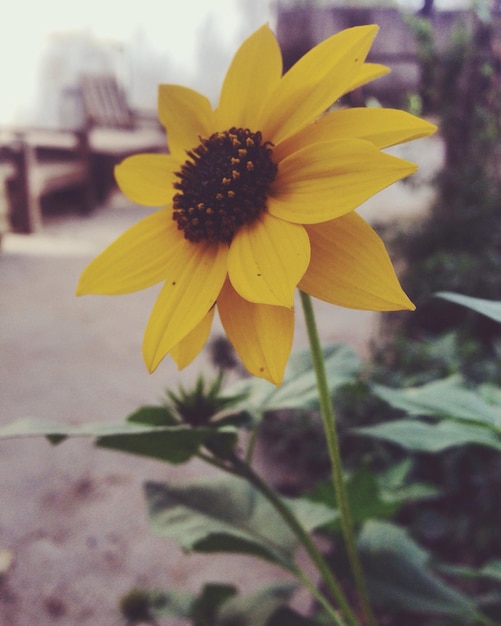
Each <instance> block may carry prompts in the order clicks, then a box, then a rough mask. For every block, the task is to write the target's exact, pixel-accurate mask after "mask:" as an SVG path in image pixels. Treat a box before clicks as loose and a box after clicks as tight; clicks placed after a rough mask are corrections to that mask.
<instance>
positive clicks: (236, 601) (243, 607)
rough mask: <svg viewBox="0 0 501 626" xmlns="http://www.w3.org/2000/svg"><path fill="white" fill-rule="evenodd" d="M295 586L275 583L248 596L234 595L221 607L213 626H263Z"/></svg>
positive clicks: (289, 595)
mask: <svg viewBox="0 0 501 626" xmlns="http://www.w3.org/2000/svg"><path fill="white" fill-rule="evenodd" d="M295 588H296V587H295V585H294V584H292V583H277V584H275V585H271V586H269V587H267V588H266V589H263V590H262V591H258V592H257V593H255V594H252V595H250V596H234V597H233V598H230V599H229V600H228V601H227V602H225V603H224V604H223V606H222V607H221V610H220V611H219V615H218V618H217V620H216V622H215V626H235V625H237V624H238V626H265V625H266V624H267V623H268V620H269V619H270V617H271V616H272V615H273V614H274V613H275V612H276V611H277V609H279V608H280V607H283V606H284V605H286V604H287V602H288V601H289V600H290V598H291V596H292V594H293V592H294V590H295Z"/></svg>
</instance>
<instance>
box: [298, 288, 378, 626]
mask: <svg viewBox="0 0 501 626" xmlns="http://www.w3.org/2000/svg"><path fill="white" fill-rule="evenodd" d="M299 293H300V295H301V304H302V306H303V312H304V317H305V322H306V328H307V331H308V339H309V342H310V351H311V358H312V362H313V369H314V371H315V376H316V379H317V389H318V398H319V403H320V413H321V416H322V421H323V426H324V431H325V437H326V441H327V448H328V451H329V457H330V461H331V467H332V482H333V484H334V490H335V493H336V499H337V506H338V509H339V515H340V521H341V530H342V533H343V538H344V542H345V546H346V551H347V554H348V559H349V561H350V565H351V570H352V572H353V578H354V581H355V585H356V588H357V591H358V596H359V600H360V606H361V609H362V611H363V615H364V618H365V621H366V623H367V624H369V625H370V626H376V621H375V619H374V615H373V613H372V610H371V606H370V603H369V596H368V593H367V587H366V583H365V578H364V574H363V571H362V565H361V563H360V558H359V556H358V551H357V547H356V544H355V536H354V532H353V522H352V519H351V513H350V508H349V505H348V498H347V495H346V490H345V487H344V473H343V465H342V462H341V453H340V449H339V439H338V435H337V429H336V418H335V415H334V409H333V407H332V402H331V398H330V394H329V386H328V383H327V375H326V372H325V363H324V357H323V352H322V346H321V344H320V339H319V336H318V329H317V324H316V321H315V314H314V311H313V305H312V302H311V298H310V296H309V295H308V294H306V293H304V292H303V291H300V292H299Z"/></svg>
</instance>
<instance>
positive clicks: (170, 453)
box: [0, 418, 237, 464]
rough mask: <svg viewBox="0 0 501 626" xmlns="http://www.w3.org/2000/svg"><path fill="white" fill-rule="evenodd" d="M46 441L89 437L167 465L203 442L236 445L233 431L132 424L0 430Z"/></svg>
mask: <svg viewBox="0 0 501 626" xmlns="http://www.w3.org/2000/svg"><path fill="white" fill-rule="evenodd" d="M15 437H47V438H51V439H54V438H55V440H56V442H59V441H62V440H64V439H66V438H68V437H92V438H95V440H96V441H95V443H96V445H97V446H100V447H103V448H110V449H113V450H119V451H121V452H128V453H131V454H138V455H141V456H147V457H150V458H154V459H158V460H161V461H167V462H168V463H174V464H177V463H184V462H185V461H187V460H188V459H190V458H191V457H192V456H194V455H195V454H196V453H197V452H198V450H199V448H200V446H202V445H203V444H204V443H205V442H206V441H210V440H211V439H213V438H214V437H217V439H218V443H219V444H220V445H221V446H223V447H226V448H228V449H232V448H233V447H234V446H235V445H236V441H237V434H236V432H235V431H234V429H231V428H227V429H219V430H215V429H213V428H191V427H189V426H184V425H183V426H150V425H148V424H144V423H143V424H139V423H133V422H120V423H103V422H96V423H89V424H78V425H71V424H58V423H54V422H45V421H42V420H36V419H32V418H25V419H20V420H17V421H16V422H13V423H12V424H8V425H7V426H3V427H1V428H0V438H4V439H5V438H15Z"/></svg>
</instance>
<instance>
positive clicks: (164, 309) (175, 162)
mask: <svg viewBox="0 0 501 626" xmlns="http://www.w3.org/2000/svg"><path fill="white" fill-rule="evenodd" d="M377 30H378V28H377V26H361V27H356V28H351V29H348V30H345V31H342V32H340V33H338V34H336V35H334V36H333V37H330V38H329V39H327V40H326V41H324V42H322V43H321V44H319V45H318V46H316V47H315V48H314V49H313V50H311V51H310V52H309V53H308V54H306V55H305V56H304V57H303V58H301V59H300V60H299V61H298V62H297V63H296V64H295V65H294V67H292V68H291V69H290V70H289V71H288V72H287V73H286V74H284V75H282V59H281V54H280V49H279V46H278V43H277V41H276V38H275V36H274V35H273V33H272V31H271V30H270V29H269V28H268V27H267V26H263V27H261V28H260V29H259V30H258V31H257V32H255V33H254V34H253V35H252V36H251V37H249V38H248V39H247V40H246V41H245V42H244V43H243V45H242V46H241V47H240V49H239V50H238V51H237V53H236V55H235V57H234V59H233V61H232V63H231V65H230V68H229V70H228V72H227V74H226V78H225V80H224V83H223V87H222V92H221V96H220V100H219V104H218V106H217V107H216V108H215V109H213V108H212V107H211V105H210V103H209V101H208V100H207V99H206V98H205V97H204V96H202V95H200V94H199V93H197V92H195V91H193V90H191V89H188V88H186V87H181V86H178V85H161V86H160V88H159V102H158V112H159V119H160V121H161V123H162V124H163V126H164V127H165V128H166V130H167V133H168V143H169V150H170V152H169V154H140V155H135V156H132V157H129V158H127V159H125V160H124V161H123V162H122V163H121V164H120V165H118V166H117V168H116V170H115V176H116V179H117V182H118V185H119V186H120V188H121V190H122V191H123V193H124V194H125V195H126V196H128V197H129V198H130V199H131V200H132V201H134V202H137V203H139V204H142V205H146V206H155V207H163V208H161V209H159V210H158V211H156V212H154V213H153V214H151V215H149V216H148V217H146V218H144V219H142V220H141V221H140V222H139V223H138V224H136V225H135V226H132V228H130V229H129V230H127V231H126V232H125V233H124V234H123V235H122V236H120V237H119V238H118V239H117V240H116V241H115V242H114V243H112V244H111V245H110V246H109V247H108V248H107V249H106V250H104V251H103V252H102V253H101V254H100V255H99V256H98V257H97V258H96V259H95V260H94V261H93V262H92V263H90V265H89V266H88V267H87V268H86V269H85V270H84V272H83V274H82V276H81V278H80V283H79V285H78V289H77V293H78V294H85V293H94V294H125V293H130V292H133V291H136V290H139V289H145V288H147V287H150V286H151V285H154V284H156V283H160V282H162V283H163V286H162V289H161V291H160V294H159V296H158V299H157V301H156V303H155V305H154V307H153V311H152V313H151V316H150V319H149V322H148V325H147V328H146V332H145V336H144V343H143V355H144V359H145V362H146V365H147V367H148V369H149V371H153V370H154V369H155V368H156V367H157V366H158V364H159V363H160V361H161V360H162V359H163V358H164V357H165V356H166V355H167V354H168V353H170V354H171V356H172V357H173V358H174V360H175V361H176V363H177V365H178V366H179V367H180V368H181V367H184V366H185V365H187V364H188V363H189V362H190V361H191V360H192V359H193V358H194V357H195V356H196V355H197V354H198V353H199V352H200V350H201V349H202V347H203V345H204V344H205V342H206V340H207V337H208V335H209V331H210V328H211V323H212V319H213V315H214V310H215V308H216V307H217V309H218V313H219V316H220V319H221V322H222V324H223V327H224V329H225V332H226V334H227V336H228V338H229V340H230V341H231V343H232V344H233V346H234V347H235V349H236V351H237V353H238V354H239V356H240V358H241V359H242V361H243V363H244V365H245V366H246V368H247V369H248V370H249V371H250V372H251V373H252V374H254V375H255V376H260V377H263V378H266V379H268V380H270V381H272V382H273V383H275V384H280V382H281V380H282V376H283V372H284V368H285V365H286V363H287V360H288V357H289V354H290V350H291V345H292V338H293V332H294V310H293V302H294V292H295V289H296V287H299V288H300V289H302V290H304V291H305V292H307V293H309V294H310V295H312V296H314V297H316V298H320V299H322V300H325V301H327V302H331V303H333V304H337V305H342V306H345V307H350V308H357V309H368V310H377V311H385V310H397V309H413V308H414V307H413V304H412V303H411V302H410V300H409V299H408V298H407V296H406V295H405V293H404V292H403V291H402V289H401V287H400V285H399V282H398V280H397V278H396V276H395V273H394V270H393V267H392V264H391V261H390V259H389V257H388V254H387V252H386V250H385V247H384V245H383V243H382V241H381V240H380V238H379V237H378V236H377V235H376V233H375V232H374V231H373V230H372V228H371V227H370V226H369V225H368V224H367V223H366V222H365V221H364V220H363V219H362V218H360V217H359V216H358V215H357V214H356V213H354V209H355V208H356V207H357V206H358V205H360V204H361V203H362V202H364V201H365V200H367V198H369V197H370V196H372V195H373V194H375V193H376V192H378V191H380V190H381V189H383V188H385V187H387V186H388V185H390V184H392V183H394V182H395V181H398V180H400V179H402V178H404V177H406V176H408V175H409V174H411V173H412V172H414V171H415V169H416V167H415V166H414V164H412V163H409V162H407V161H404V160H402V159H398V158H395V157H393V156H390V155H388V154H385V153H384V152H382V151H381V149H382V148H386V147H388V146H390V145H394V144H397V143H402V142H405V141H409V140H411V139H416V138H418V137H423V136H426V135H429V134H431V133H433V132H434V130H435V127H434V126H433V125H432V124H429V123H427V122H425V121H422V120H420V119H418V118H416V117H413V116H411V115H409V114H407V113H404V112H402V111H396V110H391V109H365V108H356V109H347V110H334V111H332V112H330V113H326V114H324V113H325V111H326V110H327V109H328V108H329V107H330V106H331V105H332V104H333V103H334V102H335V101H336V100H337V99H338V98H339V97H340V96H342V95H343V94H345V93H347V92H349V91H350V90H352V89H354V88H356V87H359V86H361V85H363V84H365V83H367V82H369V81H371V80H373V79H375V78H377V77H379V76H381V75H383V74H385V73H387V68H385V67H383V66H380V65H374V64H370V63H365V58H366V56H367V53H368V51H369V49H370V46H371V43H372V41H373V39H374V37H375V35H376V33H377Z"/></svg>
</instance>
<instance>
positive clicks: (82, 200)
mask: <svg viewBox="0 0 501 626" xmlns="http://www.w3.org/2000/svg"><path fill="white" fill-rule="evenodd" d="M1 140H2V144H3V146H4V150H5V151H7V152H8V153H9V155H10V162H11V164H12V165H13V167H14V168H15V172H16V174H15V177H14V178H13V180H12V181H11V189H10V192H9V195H10V223H11V227H12V230H14V231H16V232H22V233H32V232H35V231H37V230H39V229H40V228H41V226H42V204H43V201H44V199H46V198H47V197H48V196H52V195H54V194H55V193H56V192H63V191H67V190H75V191H77V192H78V196H77V197H78V203H79V204H80V208H81V209H82V210H83V211H89V210H91V209H92V206H93V203H94V192H93V186H92V179H91V175H90V156H89V150H88V144H87V137H86V133H82V132H70V131H55V130H45V129H22V130H10V131H7V132H5V131H4V132H3V133H2V136H1Z"/></svg>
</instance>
